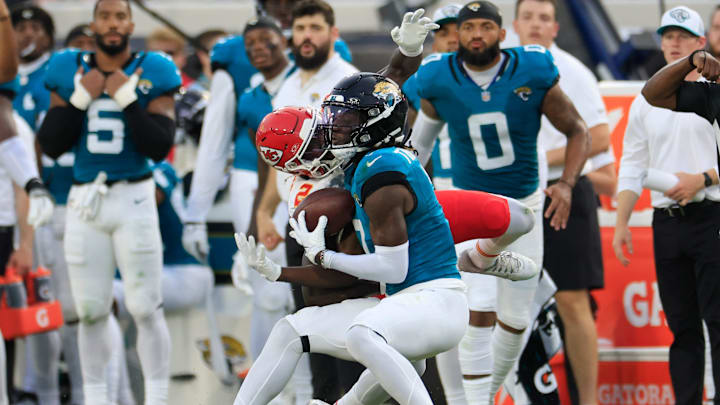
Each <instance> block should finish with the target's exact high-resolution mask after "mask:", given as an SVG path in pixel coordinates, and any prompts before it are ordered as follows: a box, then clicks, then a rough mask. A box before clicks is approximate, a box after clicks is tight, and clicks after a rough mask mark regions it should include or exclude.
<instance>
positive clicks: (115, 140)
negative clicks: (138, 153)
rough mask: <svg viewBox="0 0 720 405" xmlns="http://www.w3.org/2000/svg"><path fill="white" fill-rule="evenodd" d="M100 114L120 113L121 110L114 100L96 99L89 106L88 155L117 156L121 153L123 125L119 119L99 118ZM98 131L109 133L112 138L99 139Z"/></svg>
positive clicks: (123, 137)
mask: <svg viewBox="0 0 720 405" xmlns="http://www.w3.org/2000/svg"><path fill="white" fill-rule="evenodd" d="M100 112H103V113H108V112H118V113H121V112H122V109H120V106H119V105H118V103H116V102H115V100H110V99H98V100H95V101H93V102H92V103H91V104H90V108H88V111H87V117H88V124H87V129H88V137H87V149H88V151H89V152H90V153H102V154H106V155H117V154H119V153H120V152H122V151H123V141H124V140H125V123H124V122H123V121H122V120H121V119H120V118H111V117H101V116H100ZM100 131H110V132H111V133H112V138H110V139H108V140H102V139H100V136H99V132H100Z"/></svg>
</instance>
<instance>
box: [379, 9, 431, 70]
mask: <svg viewBox="0 0 720 405" xmlns="http://www.w3.org/2000/svg"><path fill="white" fill-rule="evenodd" d="M423 14H425V10H424V9H422V8H419V9H417V10H415V12H412V11H408V12H407V13H405V16H403V21H402V24H400V26H399V27H395V28H393V29H392V31H390V36H391V37H392V39H393V41H395V43H396V44H397V45H398V47H399V48H400V52H401V53H402V54H403V55H405V56H407V57H410V58H412V57H414V56H418V55H422V53H423V42H425V37H427V35H428V33H430V31H434V30H436V29H438V28H440V26H439V25H437V24H435V23H434V22H432V20H431V19H429V18H428V17H423ZM420 17H422V18H420Z"/></svg>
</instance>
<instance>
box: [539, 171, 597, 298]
mask: <svg viewBox="0 0 720 405" xmlns="http://www.w3.org/2000/svg"><path fill="white" fill-rule="evenodd" d="M549 205H550V199H549V198H546V199H545V209H547V207H548V206H549ZM597 209H598V199H597V195H596V194H595V190H594V189H593V186H592V183H591V182H590V180H588V178H587V177H585V176H583V177H580V179H579V180H578V182H577V184H576V185H575V188H574V189H573V194H572V206H571V207H570V217H569V219H568V224H567V228H566V229H563V230H560V231H556V230H555V229H553V228H552V227H550V219H547V218H544V219H543V236H544V239H545V252H544V258H543V266H544V267H545V269H546V270H547V271H548V273H550V276H551V277H552V279H553V281H555V284H556V285H557V288H558V290H559V291H562V290H582V289H589V290H592V289H596V288H603V286H604V284H605V282H604V279H603V261H602V244H601V242H600V225H599V224H598V216H597Z"/></svg>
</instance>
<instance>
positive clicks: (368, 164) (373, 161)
mask: <svg viewBox="0 0 720 405" xmlns="http://www.w3.org/2000/svg"><path fill="white" fill-rule="evenodd" d="M381 157H382V156H378V157H376V158H375V159H373V160H371V161H369V162H367V167H370V166H372V165H374V164H375V162H377V161H378V159H380V158H381Z"/></svg>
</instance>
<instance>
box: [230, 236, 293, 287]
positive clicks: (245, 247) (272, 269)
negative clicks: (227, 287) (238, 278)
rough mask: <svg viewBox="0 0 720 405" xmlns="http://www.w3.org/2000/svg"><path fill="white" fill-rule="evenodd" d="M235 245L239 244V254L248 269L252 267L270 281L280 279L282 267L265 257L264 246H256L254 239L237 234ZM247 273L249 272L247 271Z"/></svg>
mask: <svg viewBox="0 0 720 405" xmlns="http://www.w3.org/2000/svg"><path fill="white" fill-rule="evenodd" d="M235 244H237V247H238V253H239V254H240V255H242V258H243V259H244V261H245V263H246V265H247V266H248V267H251V268H252V269H253V270H255V271H257V272H258V273H260V275H262V276H263V277H265V278H266V279H268V280H269V281H277V279H278V278H280V274H281V273H282V267H280V265H279V264H277V263H275V262H274V261H272V260H271V259H270V258H268V257H267V256H266V255H265V246H263V245H262V244H260V245H257V246H256V245H255V238H254V237H252V236H251V237H249V238H248V237H247V236H245V234H244V233H236V234H235ZM245 271H246V272H247V270H245ZM234 281H235V280H234V278H233V282H234Z"/></svg>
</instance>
